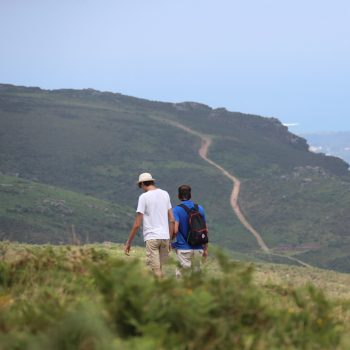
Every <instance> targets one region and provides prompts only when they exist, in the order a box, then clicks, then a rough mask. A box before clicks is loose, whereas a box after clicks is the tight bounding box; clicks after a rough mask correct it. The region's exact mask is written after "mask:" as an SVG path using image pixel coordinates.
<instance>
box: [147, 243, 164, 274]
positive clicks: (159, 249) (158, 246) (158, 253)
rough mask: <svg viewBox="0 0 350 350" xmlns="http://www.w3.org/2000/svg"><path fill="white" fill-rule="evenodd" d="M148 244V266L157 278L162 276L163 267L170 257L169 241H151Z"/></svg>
mask: <svg viewBox="0 0 350 350" xmlns="http://www.w3.org/2000/svg"><path fill="white" fill-rule="evenodd" d="M145 243H146V264H147V265H148V266H149V267H150V268H151V269H152V271H153V272H154V274H155V275H156V276H161V275H162V266H163V265H164V264H165V263H166V261H167V259H168V256H169V245H170V240H169V239H150V240H148V241H146V242H145Z"/></svg>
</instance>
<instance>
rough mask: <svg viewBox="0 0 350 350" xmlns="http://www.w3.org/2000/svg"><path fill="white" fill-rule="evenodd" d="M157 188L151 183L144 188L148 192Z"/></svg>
mask: <svg viewBox="0 0 350 350" xmlns="http://www.w3.org/2000/svg"><path fill="white" fill-rule="evenodd" d="M156 189H157V187H156V186H153V185H151V186H147V187H146V188H145V192H148V191H154V190H156Z"/></svg>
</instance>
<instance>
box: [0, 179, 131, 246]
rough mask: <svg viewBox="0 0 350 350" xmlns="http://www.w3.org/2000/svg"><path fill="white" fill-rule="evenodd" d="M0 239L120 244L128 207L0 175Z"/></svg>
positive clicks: (129, 214) (128, 216) (126, 229)
mask: <svg viewBox="0 0 350 350" xmlns="http://www.w3.org/2000/svg"><path fill="white" fill-rule="evenodd" d="M0 196H1V202H0V218H1V224H0V239H10V240H13V241H19V242H27V243H46V242H48V241H49V242H53V243H88V242H90V241H92V242H95V241H112V240H113V241H117V242H123V241H124V240H125V235H126V234H127V231H128V228H129V227H128V226H127V225H126V220H125V218H126V217H127V218H129V219H130V220H131V218H132V215H131V212H130V210H128V209H129V208H126V207H123V206H120V205H118V204H112V203H110V202H106V201H103V200H100V199H96V198H94V197H91V196H86V195H82V194H79V193H76V192H72V191H67V190H63V189H61V188H57V187H53V186H49V185H43V184H40V183H37V182H31V181H28V180H23V179H20V178H17V177H9V176H3V175H0Z"/></svg>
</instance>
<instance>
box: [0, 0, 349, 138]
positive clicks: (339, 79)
mask: <svg viewBox="0 0 350 350" xmlns="http://www.w3.org/2000/svg"><path fill="white" fill-rule="evenodd" d="M0 48H1V54H0V82H1V83H11V84H18V85H25V86H39V87H42V88H48V89H57V88H88V87H91V88H94V89H97V90H108V91H113V92H121V93H123V94H128V95H133V96H137V97H144V98H148V99H153V100H162V101H172V102H180V101H197V102H202V103H205V104H209V105H210V106H212V107H226V108H227V109H229V110H232V111H240V112H247V113H253V114H259V115H263V116H274V117H277V118H279V119H280V120H282V121H283V122H284V123H298V124H299V125H298V126H293V127H291V130H292V131H293V132H295V133H299V132H305V131H320V130H350V1H349V0H332V1H331V0H244V1H243V0H240V1H238V0H237V1H236V0H215V1H214V0H212V1H206V0H200V1H199V0H173V1H168V0H147V1H146V0H125V1H121V0H59V1H56V0H0Z"/></svg>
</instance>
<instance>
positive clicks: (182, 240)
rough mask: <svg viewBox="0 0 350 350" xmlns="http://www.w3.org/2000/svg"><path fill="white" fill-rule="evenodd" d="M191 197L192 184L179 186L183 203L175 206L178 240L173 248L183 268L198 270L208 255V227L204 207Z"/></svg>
mask: <svg viewBox="0 0 350 350" xmlns="http://www.w3.org/2000/svg"><path fill="white" fill-rule="evenodd" d="M191 197H192V194H191V187H190V186H188V185H181V186H180V187H179V188H178V198H179V199H180V201H181V204H180V205H178V206H176V207H175V208H173V214H174V219H175V230H174V233H175V234H174V236H175V237H176V241H175V242H173V243H172V248H173V249H175V251H176V255H177V258H178V262H179V265H180V267H181V268H184V269H189V268H192V269H194V270H198V269H199V267H200V261H201V260H203V259H206V258H207V256H208V229H207V225H206V218H205V213H204V209H203V207H202V206H200V205H198V204H195V203H194V202H193V201H192V200H191ZM175 237H173V238H175ZM176 275H177V276H180V275H181V271H180V269H177V270H176Z"/></svg>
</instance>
